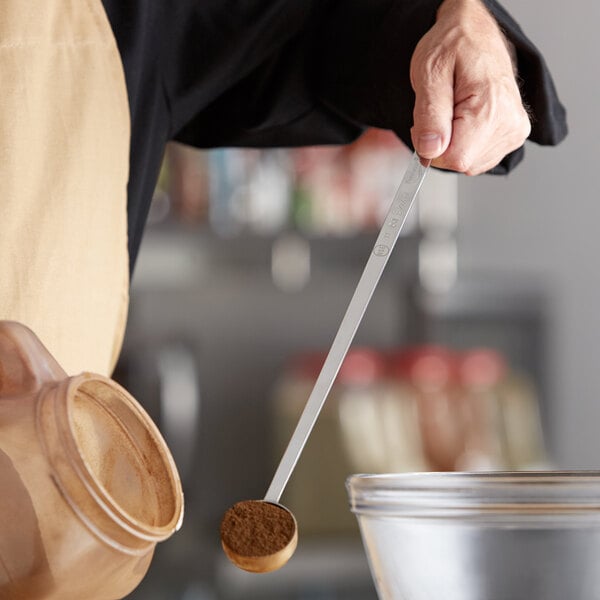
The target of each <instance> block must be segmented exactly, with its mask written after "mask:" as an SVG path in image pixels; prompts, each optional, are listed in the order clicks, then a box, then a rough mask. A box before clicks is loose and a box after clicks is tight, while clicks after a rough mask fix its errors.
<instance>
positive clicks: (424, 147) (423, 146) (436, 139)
mask: <svg viewBox="0 0 600 600" xmlns="http://www.w3.org/2000/svg"><path fill="white" fill-rule="evenodd" d="M441 149H442V136H441V135H439V134H438V133H423V134H421V135H420V136H419V143H418V147H417V150H418V152H419V154H420V155H421V156H426V157H427V158H435V157H436V156H438V155H439V153H440V151H441Z"/></svg>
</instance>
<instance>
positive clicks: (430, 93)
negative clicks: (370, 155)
mask: <svg viewBox="0 0 600 600" xmlns="http://www.w3.org/2000/svg"><path fill="white" fill-rule="evenodd" d="M453 71H454V65H453V64H452V61H451V59H450V57H448V56H443V55H441V54H440V53H437V52H436V53H430V54H429V56H427V52H426V51H425V50H423V51H420V48H419V47H418V46H417V50H416V51H415V54H414V55H413V59H412V63H411V79H412V84H413V88H414V90H415V97H416V99H415V108H414V112H413V117H414V125H413V127H412V129H411V138H412V142H413V145H414V147H415V150H416V151H417V152H418V154H419V155H420V156H421V157H423V158H427V159H435V158H437V157H439V156H441V155H442V154H443V153H444V152H445V151H446V149H447V148H448V145H449V143H450V140H451V137H452V119H453V115H454V89H453Z"/></svg>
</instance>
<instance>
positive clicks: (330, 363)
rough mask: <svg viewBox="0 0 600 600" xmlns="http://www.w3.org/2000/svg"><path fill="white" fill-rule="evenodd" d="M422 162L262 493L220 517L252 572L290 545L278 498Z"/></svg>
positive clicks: (285, 553) (289, 521)
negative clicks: (263, 495)
mask: <svg viewBox="0 0 600 600" xmlns="http://www.w3.org/2000/svg"><path fill="white" fill-rule="evenodd" d="M428 168H429V161H427V163H426V164H425V165H423V164H422V163H421V159H420V157H419V156H418V155H417V154H416V153H415V154H414V155H413V157H412V159H411V161H410V163H409V165H408V168H407V169H406V172H405V174H404V177H403V179H402V182H401V183H400V187H399V188H398V191H397V192H396V195H395V196H394V200H393V201H392V204H391V207H390V209H389V211H388V214H387V216H386V218H385V221H384V223H383V225H382V226H381V230H380V232H379V235H378V236H377V240H376V242H375V245H374V247H373V250H372V252H371V254H370V256H369V259H368V261H367V264H366V266H365V268H364V270H363V273H362V275H361V278H360V280H359V282H358V285H357V286H356V289H355V291H354V294H353V296H352V299H351V300H350V304H349V305H348V308H347V309H346V314H345V315H344V318H343V319H342V322H341V324H340V327H339V329H338V332H337V334H336V336H335V338H334V340H333V343H332V345H331V348H330V350H329V353H328V354H327V358H326V359H325V363H324V364H323V368H322V369H321V372H320V374H319V377H318V378H317V381H316V383H315V386H314V387H313V390H312V392H311V394H310V397H309V398H308V401H307V403H306V406H305V407H304V410H303V411H302V415H301V416H300V419H299V420H298V424H297V425H296V429H295V431H294V433H293V435H292V437H291V439H290V442H289V444H288V446H287V448H286V450H285V453H284V454H283V457H282V458H281V462H280V463H279V466H278V467H277V470H276V471H275V475H274V476H273V480H272V481H271V485H270V486H269V489H268V490H267V493H266V495H265V497H264V499H263V500H245V501H242V502H238V503H237V504H235V505H234V506H232V507H231V508H230V509H229V510H228V511H227V512H226V513H225V515H224V517H223V520H222V522H221V544H222V546H223V550H224V551H225V554H226V555H227V557H228V558H229V560H231V562H233V564H235V565H236V566H238V567H239V568H241V569H244V570H246V571H251V572H254V573H266V572H268V571H274V570H276V569H279V568H280V567H282V566H283V565H284V564H285V563H286V562H287V561H288V560H289V559H290V558H291V556H292V554H293V553H294V550H295V549H296V545H297V543H298V528H297V524H296V519H295V518H294V515H293V514H292V513H291V511H289V510H288V509H287V508H285V507H284V506H283V505H281V504H280V503H279V500H280V498H281V495H282V493H283V490H284V489H285V486H286V485H287V482H288V480H289V478H290V476H291V474H292V472H293V470H294V467H295V466H296V463H297V462H298V459H299V458H300V454H301V453H302V450H303V449H304V446H305V444H306V441H307V440H308V436H309V435H310V432H311V431H312V428H313V427H314V424H315V422H316V420H317V417H318V416H319V413H320V412H321V408H322V407H323V404H324V403H325V400H326V399H327V395H328V394H329V392H330V390H331V387H332V386H333V382H334V381H335V378H336V376H337V374H338V371H339V369H340V367H341V365H342V362H343V361H344V358H345V357H346V353H347V352H348V348H349V347H350V344H351V343H352V340H353V338H354V335H355V334H356V331H357V329H358V326H359V325H360V322H361V320H362V318H363V315H364V313H365V311H366V309H367V306H368V304H369V301H370V300H371V296H372V295H373V292H374V291H375V288H376V287H377V283H378V282H379V279H380V277H381V274H382V273H383V270H384V268H385V265H386V264H387V261H388V259H389V257H390V254H391V252H392V250H393V248H394V245H395V244H396V241H397V240H398V237H399V235H400V231H401V230H402V227H403V225H404V222H405V221H406V217H407V216H408V213H409V211H410V209H411V207H412V205H413V203H414V200H415V197H416V196H417V194H418V192H419V189H420V188H421V185H422V183H423V180H424V179H425V175H426V173H427V170H428Z"/></svg>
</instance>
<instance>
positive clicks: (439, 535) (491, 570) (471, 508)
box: [346, 471, 600, 600]
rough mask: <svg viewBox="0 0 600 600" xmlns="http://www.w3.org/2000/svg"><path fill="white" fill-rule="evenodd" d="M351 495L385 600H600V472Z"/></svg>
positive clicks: (437, 477)
mask: <svg viewBox="0 0 600 600" xmlns="http://www.w3.org/2000/svg"><path fill="white" fill-rule="evenodd" d="M346 486H347V489H348V494H349V499H350V506H351V509H352V511H353V512H354V513H355V515H356V516H357V519H358V523H359V525H360V530H361V534H362V538H363V543H364V546H365V549H366V552H367V556H368V559H369V565H370V567H371V573H372V575H373V579H374V580H375V585H376V587H377V592H378V594H379V597H380V599H381V600H600V567H599V563H600V471H599V472H596V471H593V472H590V471H569V472H516V473H499V472H496V473H417V474H412V473H411V474H409V473H406V474H398V475H353V476H351V477H350V478H348V480H347V484H346Z"/></svg>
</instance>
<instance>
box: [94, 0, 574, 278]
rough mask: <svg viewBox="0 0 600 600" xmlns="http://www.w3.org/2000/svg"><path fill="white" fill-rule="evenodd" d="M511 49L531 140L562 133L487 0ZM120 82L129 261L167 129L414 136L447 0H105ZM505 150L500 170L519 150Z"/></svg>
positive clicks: (511, 33) (259, 142) (541, 87)
mask: <svg viewBox="0 0 600 600" xmlns="http://www.w3.org/2000/svg"><path fill="white" fill-rule="evenodd" d="M485 1H486V4H487V6H488V7H489V8H490V10H491V11H492V13H493V14H494V15H495V16H496V18H497V20H498V22H499V23H500V26H501V27H502V29H503V30H504V32H505V33H506V35H507V36H508V38H509V39H510V40H511V41H512V42H513V44H514V45H515V47H516V50H517V58H518V68H519V78H520V81H521V88H522V95H523V99H524V101H525V103H526V104H527V105H528V106H529V108H530V110H531V112H532V116H533V118H532V132H531V135H530V139H531V140H533V141H535V142H537V143H539V144H556V143H558V142H559V141H560V140H561V139H562V138H563V137H564V136H565V135H566V131H567V128H566V121H565V111H564V109H563V107H562V105H561V104H560V102H559V100H558V98H557V95H556V91H555V88H554V85H553V82H552V79H551V76H550V74H549V72H548V70H547V68H546V65H545V63H544V60H543V57H542V56H541V55H540V53H539V52H538V50H537V49H536V48H535V46H534V45H533V44H532V43H531V41H529V40H528V39H527V37H526V36H525V35H524V33H523V32H522V31H521V29H520V28H519V26H518V25H517V23H516V22H515V21H514V20H513V19H512V18H511V17H510V15H509V14H508V13H507V12H506V11H505V10H504V9H503V8H502V7H501V6H500V5H498V4H497V3H496V2H495V0H485ZM103 3H104V6H105V9H106V12H107V15H108V18H109V20H110V22H111V25H112V28H113V31H114V34H115V37H116V40H117V44H118V47H119V51H120V53H121V58H122V61H123V66H124V70H125V78H126V82H127V88H128V96H129V105H130V112H131V126H132V130H131V131H132V133H131V161H130V162H131V164H130V179H129V187H128V207H127V210H128V226H129V227H128V228H129V257H130V266H131V270H133V266H134V264H135V259H136V256H137V253H138V250H139V246H140V242H141V238H142V234H143V229H144V224H145V222H146V218H147V214H148V209H149V206H150V202H151V199H152V195H153V191H154V186H155V184H156V179H157V176H158V172H159V169H160V164H161V161H162V156H163V152H164V148H165V144H166V142H167V141H169V140H171V139H174V140H177V141H180V142H183V143H186V144H190V145H193V146H197V147H201V148H211V147H219V146H252V147H268V146H273V147H275V146H280V147H285V146H299V145H310V144H342V143H348V142H350V141H352V140H353V139H355V138H356V137H357V136H358V135H359V134H360V133H361V131H362V130H363V129H364V128H365V127H368V126H373V127H382V128H385V129H392V130H393V131H394V132H396V134H397V135H398V136H399V137H400V138H401V139H402V140H403V141H404V142H405V143H406V144H407V145H408V146H411V140H410V127H411V126H412V110H413V105H414V94H413V91H412V88H411V85H410V79H409V65H410V59H411V56H412V53H413V50H414V48H415V46H416V44H417V42H418V41H419V40H420V38H421V37H422V36H423V35H424V34H425V33H426V32H427V30H428V29H430V28H431V26H432V25H433V24H434V22H435V13H436V10H437V8H438V6H439V5H440V4H441V0H103ZM522 155H523V149H522V148H521V149H519V150H517V151H515V152H513V153H512V154H510V155H509V156H507V157H506V158H505V159H504V160H503V161H502V163H501V164H500V165H498V167H496V168H495V169H493V172H495V173H506V172H508V171H509V170H510V169H511V168H513V167H514V166H515V165H516V164H517V163H518V162H520V160H521V158H522Z"/></svg>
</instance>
